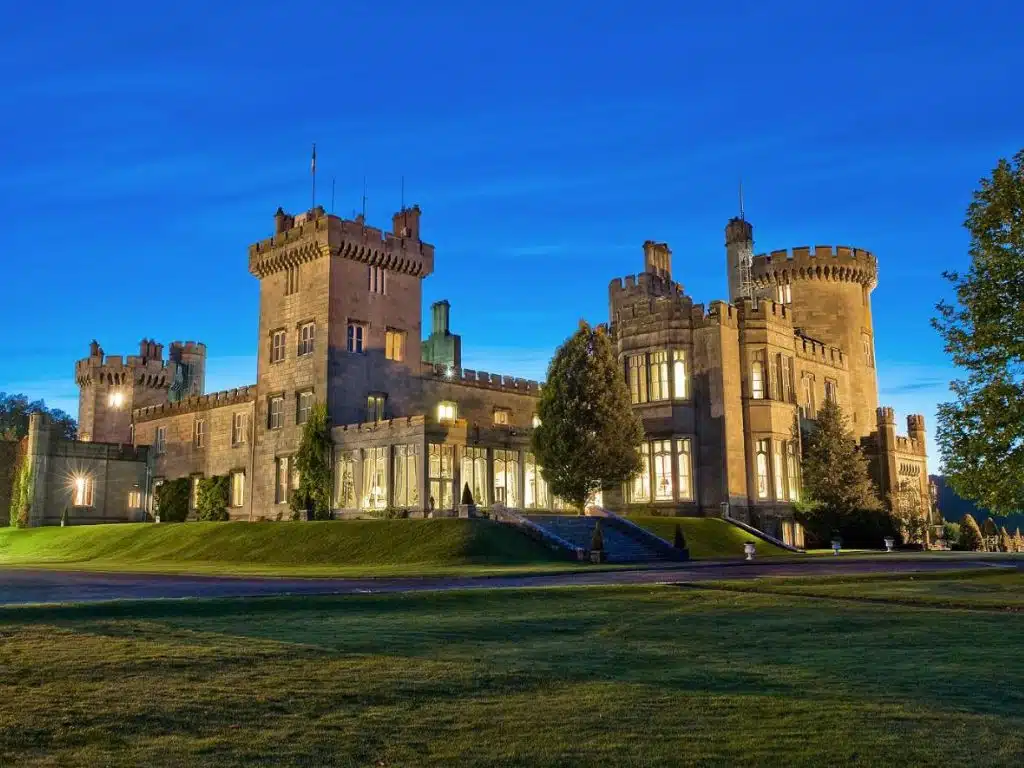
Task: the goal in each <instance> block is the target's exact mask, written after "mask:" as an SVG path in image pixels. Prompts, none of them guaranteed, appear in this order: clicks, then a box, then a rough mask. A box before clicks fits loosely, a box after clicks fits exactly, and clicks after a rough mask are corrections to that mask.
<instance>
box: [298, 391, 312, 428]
mask: <svg viewBox="0 0 1024 768" xmlns="http://www.w3.org/2000/svg"><path fill="white" fill-rule="evenodd" d="M311 410H313V393H312V392H299V394H297V395H296V396H295V423H296V424H305V423H306V422H307V421H309V413H310V411H311Z"/></svg>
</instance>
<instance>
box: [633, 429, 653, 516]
mask: <svg viewBox="0 0 1024 768" xmlns="http://www.w3.org/2000/svg"><path fill="white" fill-rule="evenodd" d="M637 451H638V452H639V454H640V471H639V472H638V473H637V474H636V476H635V477H634V478H633V482H632V483H631V484H630V486H629V501H630V502H631V503H633V504H640V503H646V502H649V501H650V500H651V446H650V445H649V444H648V443H643V444H642V445H641V446H640V447H639V448H638V449H637Z"/></svg>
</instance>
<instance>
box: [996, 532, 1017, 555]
mask: <svg viewBox="0 0 1024 768" xmlns="http://www.w3.org/2000/svg"><path fill="white" fill-rule="evenodd" d="M1013 550H1014V546H1013V539H1012V538H1011V537H1010V532H1009V531H1008V530H1006V526H1005V525H1001V526H1000V527H999V551H1000V552H1013Z"/></svg>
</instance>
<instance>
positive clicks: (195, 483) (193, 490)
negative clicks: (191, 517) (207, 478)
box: [188, 475, 202, 511]
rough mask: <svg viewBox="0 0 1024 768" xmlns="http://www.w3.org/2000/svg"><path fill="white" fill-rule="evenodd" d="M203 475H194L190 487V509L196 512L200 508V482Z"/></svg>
mask: <svg viewBox="0 0 1024 768" xmlns="http://www.w3.org/2000/svg"><path fill="white" fill-rule="evenodd" d="M201 479H202V476H201V475H193V476H192V481H191V483H190V485H189V494H188V508H189V509H191V510H193V511H195V510H196V509H197V508H198V507H199V481H200V480H201Z"/></svg>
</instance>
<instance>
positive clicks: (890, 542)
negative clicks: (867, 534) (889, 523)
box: [885, 536, 896, 552]
mask: <svg viewBox="0 0 1024 768" xmlns="http://www.w3.org/2000/svg"><path fill="white" fill-rule="evenodd" d="M895 546H896V539H894V538H893V537H892V536H886V537H885V551H886V552H892V548H893V547H895Z"/></svg>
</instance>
